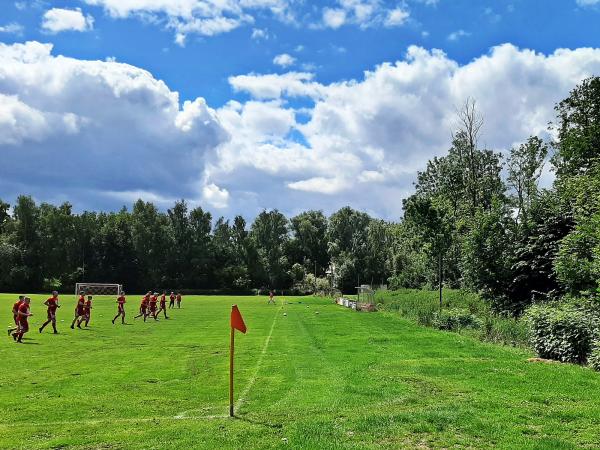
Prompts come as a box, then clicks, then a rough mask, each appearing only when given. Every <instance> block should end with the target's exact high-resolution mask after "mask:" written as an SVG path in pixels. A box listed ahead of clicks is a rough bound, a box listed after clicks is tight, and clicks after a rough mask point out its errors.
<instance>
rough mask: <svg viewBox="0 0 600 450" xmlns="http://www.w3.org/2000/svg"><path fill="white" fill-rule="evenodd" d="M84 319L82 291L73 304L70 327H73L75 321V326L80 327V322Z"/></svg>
mask: <svg viewBox="0 0 600 450" xmlns="http://www.w3.org/2000/svg"><path fill="white" fill-rule="evenodd" d="M84 320H85V296H84V295H83V292H82V293H81V294H79V299H78V300H77V305H76V306H75V318H74V319H73V322H72V323H71V329H72V330H74V329H75V322H77V328H81V322H83V321H84Z"/></svg>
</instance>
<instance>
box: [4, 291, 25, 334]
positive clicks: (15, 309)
mask: <svg viewBox="0 0 600 450" xmlns="http://www.w3.org/2000/svg"><path fill="white" fill-rule="evenodd" d="M24 298H25V296H24V295H19V300H17V301H16V302H15V303H14V304H13V307H12V314H13V321H14V322H15V326H14V327H13V328H9V329H8V335H9V336H10V335H11V334H13V333H14V332H15V331H17V330H18V329H19V306H21V303H23V299H24Z"/></svg>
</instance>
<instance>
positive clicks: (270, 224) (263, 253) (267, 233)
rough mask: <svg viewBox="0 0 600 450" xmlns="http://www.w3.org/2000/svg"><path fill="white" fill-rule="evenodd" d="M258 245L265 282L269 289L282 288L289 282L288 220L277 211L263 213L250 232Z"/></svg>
mask: <svg viewBox="0 0 600 450" xmlns="http://www.w3.org/2000/svg"><path fill="white" fill-rule="evenodd" d="M250 234H251V236H252V240H253V241H254V243H255V245H256V250H257V255H258V262H259V264H260V266H261V267H262V270H263V273H264V278H263V282H264V283H267V286H268V287H272V288H281V287H283V286H285V285H286V284H287V282H288V279H287V270H288V260H287V258H286V254H285V248H286V246H287V243H288V240H289V234H288V220H287V218H286V217H285V216H284V215H283V214H281V213H280V212H279V211H277V210H273V211H262V212H261V213H260V214H259V215H258V216H257V217H256V219H255V220H254V223H253V224H252V228H251V231H250Z"/></svg>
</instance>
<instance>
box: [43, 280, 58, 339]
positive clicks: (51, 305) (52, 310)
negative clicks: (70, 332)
mask: <svg viewBox="0 0 600 450" xmlns="http://www.w3.org/2000/svg"><path fill="white" fill-rule="evenodd" d="M44 305H46V307H47V308H48V320H46V321H45V322H44V323H43V324H42V326H41V327H40V333H41V332H42V331H44V328H46V325H48V324H49V323H52V329H53V330H54V334H58V331H57V330H56V309H57V308H60V305H59V304H58V292H56V291H52V297H50V298H49V299H48V300H46V301H45V302H44Z"/></svg>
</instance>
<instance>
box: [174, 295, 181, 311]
mask: <svg viewBox="0 0 600 450" xmlns="http://www.w3.org/2000/svg"><path fill="white" fill-rule="evenodd" d="M175 298H176V300H177V307H178V308H181V294H180V293H179V292H178V293H177V296H176V297H175Z"/></svg>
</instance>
